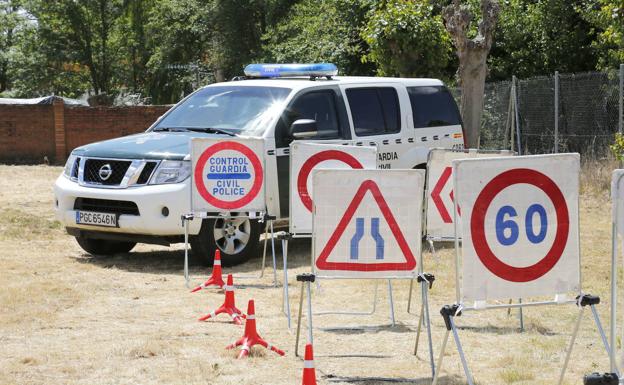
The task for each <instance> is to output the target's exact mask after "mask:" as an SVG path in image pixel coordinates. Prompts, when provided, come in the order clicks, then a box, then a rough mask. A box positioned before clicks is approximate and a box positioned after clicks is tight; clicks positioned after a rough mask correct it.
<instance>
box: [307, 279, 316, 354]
mask: <svg viewBox="0 0 624 385" xmlns="http://www.w3.org/2000/svg"><path fill="white" fill-rule="evenodd" d="M306 289H307V292H308V343H309V344H311V345H314V337H313V336H312V291H311V289H310V281H308V282H306Z"/></svg>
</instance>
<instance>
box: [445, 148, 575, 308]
mask: <svg viewBox="0 0 624 385" xmlns="http://www.w3.org/2000/svg"><path fill="white" fill-rule="evenodd" d="M579 170H580V162H579V155H578V154H558V155H536V156H517V157H501V158H485V159H468V160H456V161H453V173H454V184H455V191H456V194H455V198H456V199H457V203H458V204H459V206H460V207H462V208H465V209H464V210H463V211H462V214H463V217H462V223H461V236H462V255H463V257H462V277H461V301H462V302H464V301H466V302H469V301H486V300H493V299H504V298H526V297H534V296H541V295H556V294H565V293H569V292H576V293H578V292H580V268H579V266H580V255H579V254H580V253H579V229H578V220H579V218H578V198H579Z"/></svg>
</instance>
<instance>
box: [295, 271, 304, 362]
mask: <svg viewBox="0 0 624 385" xmlns="http://www.w3.org/2000/svg"><path fill="white" fill-rule="evenodd" d="M303 286H304V282H301V295H300V296H299V314H298V315H297V335H296V338H295V357H299V335H300V334H301V315H302V312H303Z"/></svg>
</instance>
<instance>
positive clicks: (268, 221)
mask: <svg viewBox="0 0 624 385" xmlns="http://www.w3.org/2000/svg"><path fill="white" fill-rule="evenodd" d="M275 219H276V217H275V216H273V215H266V214H265V215H264V217H263V218H262V219H261V220H260V222H261V223H262V222H265V226H264V242H263V243H264V245H263V247H262V263H261V265H260V274H258V275H237V276H235V277H234V278H236V279H260V278H262V277H264V270H265V268H266V252H267V242H268V240H269V231H270V232H271V254H272V257H273V287H277V260H276V257H275V232H274V231H273V222H274V221H275Z"/></svg>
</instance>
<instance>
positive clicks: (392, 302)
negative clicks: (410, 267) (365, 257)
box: [388, 280, 396, 327]
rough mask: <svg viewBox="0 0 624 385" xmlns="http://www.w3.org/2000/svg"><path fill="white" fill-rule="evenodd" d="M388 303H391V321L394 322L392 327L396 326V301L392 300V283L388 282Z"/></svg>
mask: <svg viewBox="0 0 624 385" xmlns="http://www.w3.org/2000/svg"><path fill="white" fill-rule="evenodd" d="M388 301H389V302H390V320H391V321H392V327H394V326H395V325H396V322H395V320H394V300H393V299H392V281H391V280H388Z"/></svg>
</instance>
